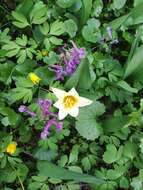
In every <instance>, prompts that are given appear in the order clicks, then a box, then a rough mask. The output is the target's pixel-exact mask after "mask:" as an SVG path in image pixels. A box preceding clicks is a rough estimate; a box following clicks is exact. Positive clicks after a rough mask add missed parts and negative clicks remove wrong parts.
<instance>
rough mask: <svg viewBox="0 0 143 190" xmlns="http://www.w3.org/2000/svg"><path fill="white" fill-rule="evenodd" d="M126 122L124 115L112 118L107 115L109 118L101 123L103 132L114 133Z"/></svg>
mask: <svg viewBox="0 0 143 190" xmlns="http://www.w3.org/2000/svg"><path fill="white" fill-rule="evenodd" d="M128 121H129V120H128V117H127V116H124V115H123V116H114V117H113V116H112V115H109V117H108V118H106V119H105V120H104V121H103V129H104V132H110V133H111V132H116V131H118V130H120V129H122V128H123V127H124V126H125V125H126V124H127V123H128Z"/></svg>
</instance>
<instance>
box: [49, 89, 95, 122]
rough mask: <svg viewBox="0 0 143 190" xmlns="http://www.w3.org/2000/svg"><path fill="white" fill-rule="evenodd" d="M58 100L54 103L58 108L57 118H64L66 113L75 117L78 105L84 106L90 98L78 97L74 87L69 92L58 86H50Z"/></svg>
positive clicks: (88, 103) (89, 102)
mask: <svg viewBox="0 0 143 190" xmlns="http://www.w3.org/2000/svg"><path fill="white" fill-rule="evenodd" d="M51 89H52V91H53V93H54V94H55V96H56V97H57V98H58V101H57V102H56V103H55V104H54V106H55V107H56V108H58V109H59V113H58V116H59V120H62V119H64V118H65V117H66V116H67V115H68V114H69V115H71V116H72V117H77V116H78V113H79V107H84V106H87V105H90V104H91V103H92V101H91V100H89V99H87V98H84V97H80V96H79V94H78V93H77V91H76V90H75V88H72V89H71V90H70V91H69V92H66V91H64V90H61V89H58V88H51Z"/></svg>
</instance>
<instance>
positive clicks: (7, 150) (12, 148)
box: [6, 142, 17, 154]
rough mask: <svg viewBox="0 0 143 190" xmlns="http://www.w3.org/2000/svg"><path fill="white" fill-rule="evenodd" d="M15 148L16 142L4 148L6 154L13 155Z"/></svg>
mask: <svg viewBox="0 0 143 190" xmlns="http://www.w3.org/2000/svg"><path fill="white" fill-rule="evenodd" d="M16 146H17V143H16V142H11V143H10V144H9V145H8V146H7V148H6V152H7V153H8V154H14V153H15V152H16Z"/></svg>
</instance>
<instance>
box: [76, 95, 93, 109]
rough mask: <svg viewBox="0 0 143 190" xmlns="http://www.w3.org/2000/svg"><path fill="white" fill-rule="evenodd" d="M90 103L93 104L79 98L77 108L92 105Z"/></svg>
mask: <svg viewBox="0 0 143 190" xmlns="http://www.w3.org/2000/svg"><path fill="white" fill-rule="evenodd" d="M92 102H93V101H91V100H89V99H88V98H84V97H79V103H78V106H79V107H84V106H88V105H90V104H92Z"/></svg>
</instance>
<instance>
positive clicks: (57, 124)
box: [41, 118, 62, 139]
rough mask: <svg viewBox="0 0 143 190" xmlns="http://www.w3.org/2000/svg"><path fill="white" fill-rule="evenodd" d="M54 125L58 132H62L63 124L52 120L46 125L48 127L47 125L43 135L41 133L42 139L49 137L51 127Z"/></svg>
mask: <svg viewBox="0 0 143 190" xmlns="http://www.w3.org/2000/svg"><path fill="white" fill-rule="evenodd" d="M52 125H55V126H56V128H57V130H61V129H62V123H60V122H58V121H57V120H56V119H55V118H53V119H50V120H49V121H48V122H47V123H46V125H45V127H44V130H43V131H42V133H41V138H42V139H45V138H47V136H48V135H49V133H50V132H49V129H50V127H51V126H52Z"/></svg>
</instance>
